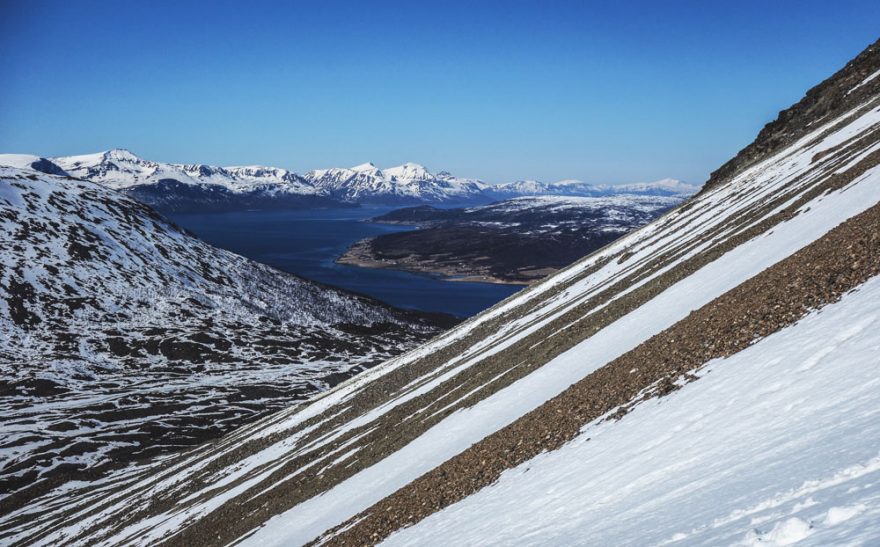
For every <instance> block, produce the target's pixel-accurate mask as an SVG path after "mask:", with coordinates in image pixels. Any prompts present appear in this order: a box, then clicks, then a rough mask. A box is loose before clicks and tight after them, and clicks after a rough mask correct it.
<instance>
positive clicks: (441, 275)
mask: <svg viewBox="0 0 880 547" xmlns="http://www.w3.org/2000/svg"><path fill="white" fill-rule="evenodd" d="M370 241H372V238H367V239H362V240H360V241H356V242H355V243H353V244H352V245H351V246H350V247H349V248H348V249H347V250H346V251H345V252H344V253H342V255H340V256H339V257H337V258H336V259H335V260H334V262H335V263H337V264H342V265H345V266H355V267H358V268H371V269H378V270H397V271H401V272H408V273H412V274H419V275H430V276H432V277H437V278H438V279H441V280H442V281H449V282H453V283H489V284H493V285H518V286H522V287H528V286H529V285H531V284H533V283H536V282H538V281H540V280H541V279H543V277H542V278H539V279H535V280H532V281H516V280H512V279H504V278H500V277H495V276H491V275H486V274H482V273H478V272H455V271H450V270H449V269H447V268H442V267H435V268H430V267H426V266H424V265H422V264H421V263H418V262H413V263H411V264H405V263H404V264H402V263H400V262H386V261H383V260H380V259H377V258H376V257H375V255H373V253H372V252H371V250H370V245H369V243H370Z"/></svg>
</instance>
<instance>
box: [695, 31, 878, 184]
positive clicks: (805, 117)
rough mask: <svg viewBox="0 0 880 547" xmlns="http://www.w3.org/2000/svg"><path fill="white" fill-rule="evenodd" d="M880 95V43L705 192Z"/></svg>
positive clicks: (786, 115) (719, 173)
mask: <svg viewBox="0 0 880 547" xmlns="http://www.w3.org/2000/svg"><path fill="white" fill-rule="evenodd" d="M878 93H880V40H878V41H877V42H874V43H873V44H871V45H870V46H868V48H867V49H865V50H864V51H863V52H861V53H860V54H859V55H858V56H857V57H855V58H854V59H853V60H852V61H850V62H848V63H847V64H846V66H844V67H843V68H842V69H840V70H839V71H837V72H836V73H834V75H833V76H831V77H830V78H828V79H827V80H825V81H824V82H822V83H820V84H819V85H817V86H816V87H814V88H812V89H810V90H809V91H807V94H806V95H804V98H803V99H801V100H800V101H798V102H797V103H796V104H794V105H793V106H790V107H789V108H786V109H785V110H783V111H781V112H780V113H779V116H778V117H777V118H776V119H775V120H773V121H772V122H770V123H768V124H767V125H765V126H764V128H763V129H761V132H760V133H758V137H757V138H756V139H755V140H754V141H753V142H752V143H751V144H749V145H748V146H746V147H745V148H743V149H742V150H740V151H739V153H737V155H736V156H735V157H734V158H733V159H731V160H730V161H728V162H727V163H725V164H724V165H722V166H721V167H720V168H718V169H717V170H716V171H714V172H713V173H712V175H711V176H710V177H709V180H708V182H706V184H705V185H704V186H703V189H702V190H701V191H702V192H705V191H707V190H709V189H711V188H714V187H716V186H718V185H720V184H723V183H725V182H727V181H728V180H730V178H731V177H733V176H734V175H736V174H737V173H739V172H741V171H742V170H743V169H745V168H746V167H748V166H750V165H753V164H755V163H756V162H758V161H761V160H762V159H764V158H766V157H767V156H768V155H769V154H772V153H774V152H777V151H779V150H781V149H782V148H783V147H785V146H788V145H790V144H791V143H793V142H794V141H796V140H798V139H800V138H801V137H803V136H804V135H806V134H807V133H809V132H810V131H813V130H814V129H815V128H816V127H817V126H819V125H821V124H823V123H828V122H830V121H832V120H834V119H835V118H837V117H838V116H841V115H843V114H846V113H847V112H849V111H851V110H853V109H854V108H857V107H859V106H861V105H864V104H865V103H866V102H868V101H869V99H872V98H873V97H876V96H877V94H878Z"/></svg>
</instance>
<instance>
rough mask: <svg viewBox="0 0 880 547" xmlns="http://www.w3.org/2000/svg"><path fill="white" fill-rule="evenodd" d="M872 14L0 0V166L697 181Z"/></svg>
mask: <svg viewBox="0 0 880 547" xmlns="http://www.w3.org/2000/svg"><path fill="white" fill-rule="evenodd" d="M877 21H880V2H876V0H875V1H845V0H841V1H835V2H811V1H784V0H774V1H770V0H767V1H755V2H750V1H743V0H738V1H730V2H715V1H705V2H703V1H692V2H684V1H672V0H666V1H662V2H661V1H659V0H658V1H655V2H636V1H631V2H625V1H596V2H588V1H584V2H552V1H541V2H538V1H534V2H514V1H508V2H476V1H472V2H455V1H443V2H414V1H408V2H355V1H351V2H333V1H323V0H322V1H320V2H318V1H310V2H262V1H258V0H250V1H241V2H210V3H209V2H202V1H192V0H177V1H173V2H172V1H160V0H154V1H150V2H129V1H125V0H116V1H112V2H109V1H108V2H97V1H90V0H79V1H76V2H66V1H65V2H63V1H57V2H44V1H39V0H26V1H10V0H0V51H2V54H0V75H2V77H0V152H28V153H35V154H39V155H44V156H51V155H67V154H76V153H89V152H94V151H99V150H103V149H107V148H113V147H125V148H129V149H131V150H132V151H134V152H135V153H137V154H139V155H141V156H143V157H146V158H149V159H156V160H160V161H173V162H202V163H211V164H220V165H234V164H255V163H261V164H268V165H276V166H281V167H287V168H291V169H295V170H297V171H306V170H308V169H312V168H318V167H328V166H347V165H355V164H358V163H362V162H364V161H373V162H374V163H376V164H377V165H379V166H380V167H381V166H390V165H394V164H398V163H402V162H405V161H415V162H419V163H422V164H424V165H426V166H427V167H428V168H430V169H432V170H441V169H446V170H449V171H452V172H453V173H455V174H458V175H461V176H473V177H479V178H483V179H485V180H488V181H492V182H499V181H506V180H514V179H527V178H533V179H539V180H557V179H563V178H579V179H582V180H586V181H591V182H612V183H615V182H627V181H638V180H653V179H658V178H663V177H675V178H680V179H684V180H687V181H690V182H702V181H703V180H705V178H706V177H707V176H708V174H709V172H710V171H711V170H713V169H714V168H716V167H718V166H719V165H720V164H721V163H723V162H724V161H725V160H726V159H728V158H729V157H731V156H732V155H733V154H734V153H735V152H736V151H737V150H739V149H740V148H741V147H742V146H744V145H745V144H747V143H748V142H750V141H751V140H752V139H753V138H754V136H755V134H756V133H757V131H758V130H759V129H760V127H761V126H762V125H763V124H764V123H766V122H768V121H770V120H771V119H773V118H774V117H775V115H776V113H777V111H778V110H780V109H781V108H784V107H787V106H788V105H790V104H791V103H793V102H795V101H796V100H798V99H799V98H800V97H801V96H802V95H803V93H804V92H805V91H806V90H807V89H808V88H809V87H811V86H812V85H814V84H816V83H818V82H819V81H821V80H822V79H824V78H826V77H827V76H830V75H831V73H833V72H834V71H835V70H837V69H838V68H840V67H841V66H842V65H843V64H844V63H845V62H846V61H847V60H849V59H850V58H851V57H853V56H854V55H856V54H857V53H858V52H859V51H861V50H862V49H864V48H865V47H866V46H867V45H868V44H870V43H871V42H873V41H874V40H876V39H877V38H878V37H880V32H878V31H880V27H878V26H877Z"/></svg>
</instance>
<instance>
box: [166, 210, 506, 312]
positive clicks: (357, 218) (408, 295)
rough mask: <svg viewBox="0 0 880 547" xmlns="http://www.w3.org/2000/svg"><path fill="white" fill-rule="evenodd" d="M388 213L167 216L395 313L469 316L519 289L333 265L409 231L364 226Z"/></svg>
mask: <svg viewBox="0 0 880 547" xmlns="http://www.w3.org/2000/svg"><path fill="white" fill-rule="evenodd" d="M391 209H392V208H389V207H370V206H363V207H358V208H349V209H306V210H289V211H240V212H232V213H179V214H171V215H169V216H170V217H171V218H172V219H173V220H174V221H175V222H176V223H177V224H178V225H180V226H182V227H184V228H186V229H187V230H189V231H191V232H193V233H195V234H196V235H197V236H199V237H200V238H201V239H203V240H204V241H207V242H208V243H210V244H212V245H215V246H217V247H221V248H224V249H228V250H230V251H232V252H234V253H238V254H240V255H243V256H246V257H248V258H251V259H253V260H256V261H258V262H262V263H264V264H269V265H270V266H274V267H276V268H278V269H280V270H284V271H287V272H291V273H294V274H297V275H300V276H302V277H305V278H307V279H312V280H315V281H319V282H321V283H327V284H329V285H334V286H337V287H341V288H343V289H347V290H350V291H354V292H358V293H361V294H366V295H368V296H372V297H373V298H377V299H379V300H382V301H383V302H387V303H389V304H391V305H393V306H397V307H400V308H409V309H417V310H422V311H437V312H445V313H451V314H453V315H457V316H460V317H468V316H471V315H474V314H476V313H478V312H480V311H482V310H484V309H486V308H488V307H489V306H491V305H493V304H495V303H496V302H498V301H500V300H502V299H504V298H505V297H507V296H509V295H511V294H513V293H515V292H516V291H518V290H519V289H521V288H522V287H520V286H517V285H497V284H491V283H466V282H458V281H456V282H452V281H444V280H442V279H439V278H435V277H431V276H427V275H416V274H411V273H407V272H400V271H395V270H380V269H371V268H358V267H356V266H346V265H342V264H337V263H336V262H335V260H336V258H337V257H339V256H340V255H341V254H342V253H343V252H345V250H346V249H347V248H348V247H349V245H351V244H352V243H354V242H355V241H358V240H360V239H363V238H366V237H373V236H377V235H381V234H384V233H388V232H399V231H405V230H411V229H412V228H411V227H403V226H390V225H385V224H375V223H371V222H365V220H366V219H369V218H371V217H374V216H378V215H381V214H383V213H385V212H388V211H390V210H391Z"/></svg>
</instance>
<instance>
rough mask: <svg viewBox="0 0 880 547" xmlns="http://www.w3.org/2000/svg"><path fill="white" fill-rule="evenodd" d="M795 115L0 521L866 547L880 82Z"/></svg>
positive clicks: (879, 224)
mask: <svg viewBox="0 0 880 547" xmlns="http://www.w3.org/2000/svg"><path fill="white" fill-rule="evenodd" d="M877 70H880V66H878V67H877ZM860 74H861V73H860ZM870 74H872V73H870ZM870 74H868V75H867V76H865V77H863V78H861V79H859V78H858V77H853V78H851V79H850V81H851V86H852V89H854V90H855V91H854V93H855V92H857V91H858V89H861V88H860V87H859V86H864V85H868V83H870V82H871V81H873V80H871V79H870ZM810 127H811V129H810V130H809V131H808V132H806V133H804V134H803V135H802V136H801V137H800V138H797V139H794V140H792V141H791V142H790V143H789V144H787V145H782V146H780V147H778V148H775V149H773V150H772V151H764V152H763V153H762V155H761V156H760V157H758V158H755V159H754V161H752V162H751V164H750V165H748V166H743V167H742V168H740V169H739V170H737V171H736V172H735V173H732V174H730V175H729V176H727V177H726V178H724V179H717V180H716V181H715V183H714V185H713V186H712V187H710V188H709V189H707V190H705V191H703V192H702V193H701V194H700V195H699V196H697V197H695V198H693V199H691V200H690V201H688V202H687V203H685V204H684V205H683V206H681V207H679V208H677V209H674V210H673V211H670V212H668V213H666V214H665V215H663V216H661V217H660V218H659V219H657V220H655V221H654V222H652V223H650V224H648V225H647V226H645V227H643V228H641V229H639V230H637V231H635V232H633V233H630V234H628V235H626V236H624V237H622V238H620V239H618V240H617V241H615V242H613V243H612V244H610V245H608V246H606V247H604V248H603V249H601V250H599V251H597V252H595V253H593V254H592V255H590V256H588V257H586V258H584V259H583V260H581V261H579V262H577V263H575V264H573V265H572V266H570V267H568V268H566V269H564V270H562V271H560V272H559V273H557V274H555V275H553V276H551V277H549V278H548V279H546V280H544V281H542V282H540V283H537V284H535V285H533V286H531V287H529V288H527V289H525V290H523V291H521V292H520V293H517V294H516V295H514V296H512V297H511V298H509V299H507V300H506V301H504V302H502V303H500V304H498V305H496V306H495V307H493V308H492V309H490V310H488V311H486V312H484V313H482V314H480V315H478V316H476V317H474V318H471V319H469V320H468V321H466V322H465V323H462V324H461V325H459V326H458V327H456V328H454V329H451V330H450V331H448V332H446V333H444V334H443V335H442V336H440V337H438V338H435V339H434V340H432V341H430V342H428V343H427V344H425V345H422V346H420V347H418V348H416V349H414V350H412V351H410V352H409V353H406V354H404V355H401V356H398V357H395V358H392V359H390V360H388V361H387V362H385V363H383V364H382V365H380V366H377V367H374V368H372V369H371V370H369V371H367V372H365V373H363V374H361V375H359V376H357V377H355V378H353V379H351V380H349V381H348V382H345V383H344V384H342V385H340V386H337V387H336V388H334V389H332V390H330V391H328V392H326V393H323V394H322V395H321V396H319V397H316V398H315V399H314V400H312V401H311V402H310V403H309V404H308V405H303V406H300V407H297V408H291V409H288V410H284V411H281V412H279V413H276V414H274V415H271V416H268V417H266V418H265V419H263V420H261V421H259V422H255V423H254V424H251V425H248V426H246V427H243V428H240V429H239V430H237V431H235V432H234V433H232V434H230V435H228V436H226V437H224V438H222V439H220V440H218V441H217V442H214V443H212V444H209V445H203V446H200V447H198V448H196V449H194V450H192V451H190V452H187V453H183V454H179V455H176V456H175V457H173V458H168V459H165V460H163V461H161V462H155V463H154V464H152V465H151V466H150V467H149V468H148V469H146V470H144V471H143V472H142V473H141V474H140V475H136V476H130V475H117V476H116V477H114V478H113V480H112V481H110V480H108V481H105V482H101V483H95V484H92V485H91V486H90V488H87V489H81V490H79V491H77V492H76V493H75V494H74V495H61V494H58V493H53V494H47V495H46V496H43V497H40V498H38V499H35V500H34V502H33V504H32V505H31V506H30V508H29V510H30V511H31V514H30V515H29V517H30V518H28V519H25V518H24V517H23V516H20V515H19V516H15V517H10V518H6V519H4V520H2V521H0V531H2V532H0V533H2V534H3V537H4V539H5V540H6V541H8V542H23V543H28V542H39V541H42V542H53V541H54V542H58V541H65V542H68V543H72V544H79V543H96V542H105V543H109V544H154V543H163V544H170V545H216V544H228V543H237V544H243V545H263V546H265V545H295V544H306V543H309V542H315V541H317V542H320V543H329V544H340V545H341V544H345V545H351V544H358V545H362V544H375V543H379V542H381V541H383V540H387V541H388V542H390V543H395V542H399V543H413V542H424V543H428V544H430V543H435V544H436V543H440V542H443V541H452V542H454V543H466V544H486V543H492V542H493V541H495V542H499V543H510V542H514V541H518V542H523V543H531V544H536V543H540V542H541V541H552V540H553V539H556V540H558V541H560V542H561V541H564V540H565V538H566V537H567V538H569V539H570V540H571V538H580V539H582V538H590V540H591V541H595V542H596V543H600V544H601V543H613V544H645V543H673V542H679V543H683V544H719V543H732V542H739V543H742V544H747V545H760V544H768V543H777V544H779V543H792V542H794V541H798V540H805V539H806V540H808V541H814V542H815V543H820V544H821V543H842V542H847V541H861V542H863V543H872V542H873V543H876V541H877V540H878V538H880V529H878V527H877V525H876V523H877V522H880V520H878V518H877V517H878V515H880V492H878V490H877V488H876V486H875V485H876V484H880V475H878V474H880V463H878V454H877V446H878V443H880V426H877V424H878V423H880V422H878V421H877V420H876V415H877V412H878V409H880V395H878V394H880V390H878V389H877V387H878V381H880V380H878V370H877V361H876V351H877V348H878V347H880V337H878V334H877V333H878V332H880V331H878V330H877V328H876V324H877V320H878V317H880V312H878V311H877V306H876V302H877V300H876V297H877V294H878V290H880V289H878V284H877V283H878V277H877V274H878V273H880V190H878V189H880V93H872V94H870V95H866V96H864V97H863V100H861V101H858V102H856V103H854V104H853V105H852V106H851V108H848V109H846V110H842V111H839V112H837V113H836V114H835V115H834V116H830V117H827V118H824V119H822V120H821V121H817V122H816V123H814V124H811V125H810ZM783 129H784V128H783ZM795 129H796V128H793V129H792V131H794V130H795ZM825 333H827V336H824V334H825ZM817 343H818V344H819V345H818V346H817ZM805 351H806V353H805ZM664 416H665V418H664ZM725 417H729V418H732V419H733V421H731V420H730V419H727V420H725V419H724V418H725ZM743 426H745V427H743ZM685 441H686V442H685ZM669 454H672V455H673V456H674V457H673V458H671V459H670V458H668V455H669ZM664 455H666V459H665V460H664V459H663V457H664ZM704 455H705V456H708V459H707V457H705V456H704ZM713 462H714V463H713ZM719 465H720V467H719ZM704 470H708V471H711V473H707V472H704ZM744 476H745V477H746V480H744V481H743V482H742V483H740V482H738V480H739V478H740V477H744ZM511 494H513V495H511ZM573 500H578V501H573ZM475 507H482V508H487V507H488V508H490V509H491V510H485V509H482V510H481V509H475ZM603 508H608V510H607V511H604V510H603ZM511 514H512V515H514V517H513V518H512V519H508V520H504V518H505V516H506V515H511ZM597 517H598V518H597ZM658 518H659V519H664V518H665V519H666V520H663V521H658ZM481 522H482V523H484V524H481ZM634 523H636V524H635V525H634ZM508 529H509V530H510V532H509V531H508ZM511 534H513V535H511Z"/></svg>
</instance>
